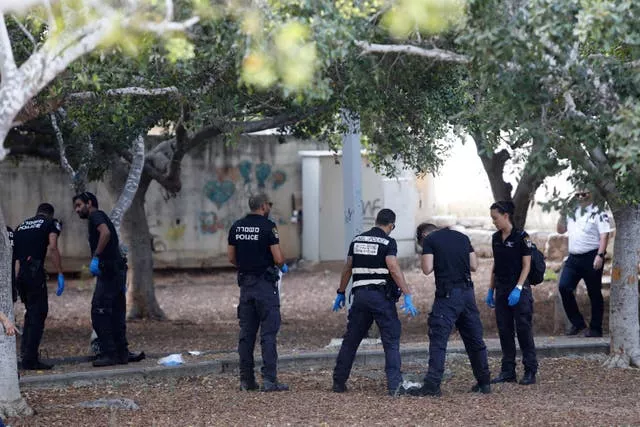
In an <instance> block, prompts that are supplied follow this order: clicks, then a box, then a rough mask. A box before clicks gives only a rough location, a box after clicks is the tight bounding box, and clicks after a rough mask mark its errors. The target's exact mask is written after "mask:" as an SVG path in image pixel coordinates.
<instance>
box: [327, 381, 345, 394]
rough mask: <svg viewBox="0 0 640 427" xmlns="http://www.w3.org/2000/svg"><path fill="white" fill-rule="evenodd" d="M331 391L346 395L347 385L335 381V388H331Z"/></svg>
mask: <svg viewBox="0 0 640 427" xmlns="http://www.w3.org/2000/svg"><path fill="white" fill-rule="evenodd" d="M331 390H332V391H333V392H334V393H346V391H347V385H346V384H345V383H339V382H337V381H334V382H333V387H331Z"/></svg>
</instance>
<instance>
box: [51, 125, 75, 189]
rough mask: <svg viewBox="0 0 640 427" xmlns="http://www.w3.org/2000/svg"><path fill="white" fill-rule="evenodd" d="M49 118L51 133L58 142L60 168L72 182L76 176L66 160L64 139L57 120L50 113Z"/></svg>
mask: <svg viewBox="0 0 640 427" xmlns="http://www.w3.org/2000/svg"><path fill="white" fill-rule="evenodd" d="M49 117H50V118H51V126H53V131H54V132H55V134H56V140H57V141H58V152H59V153H60V165H61V166H62V169H64V170H65V171H66V172H67V173H68V174H69V175H70V176H71V180H72V181H73V179H74V177H75V176H76V171H75V170H74V169H73V167H72V166H71V164H70V163H69V160H68V159H67V153H66V149H65V144H64V138H63V137H62V131H61V130H60V127H59V126H58V120H57V119H56V114H55V113H51V114H49Z"/></svg>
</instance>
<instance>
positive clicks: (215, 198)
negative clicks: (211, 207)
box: [204, 179, 236, 209]
mask: <svg viewBox="0 0 640 427" xmlns="http://www.w3.org/2000/svg"><path fill="white" fill-rule="evenodd" d="M235 191H236V186H235V184H234V183H233V181H231V180H228V179H225V180H224V181H209V182H207V183H206V184H205V185H204V194H205V195H206V196H207V198H208V199H209V200H211V201H212V202H213V203H215V204H216V206H217V207H218V209H219V208H220V207H221V206H222V205H224V204H225V203H226V202H227V201H229V199H230V198H231V197H232V196H233V193H235Z"/></svg>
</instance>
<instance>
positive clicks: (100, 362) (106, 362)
mask: <svg viewBox="0 0 640 427" xmlns="http://www.w3.org/2000/svg"><path fill="white" fill-rule="evenodd" d="M116 364H118V361H117V360H116V359H114V358H113V357H109V356H105V355H101V356H100V357H98V358H97V359H96V360H94V361H93V363H92V365H93V367H94V368H101V367H103V366H113V365H116Z"/></svg>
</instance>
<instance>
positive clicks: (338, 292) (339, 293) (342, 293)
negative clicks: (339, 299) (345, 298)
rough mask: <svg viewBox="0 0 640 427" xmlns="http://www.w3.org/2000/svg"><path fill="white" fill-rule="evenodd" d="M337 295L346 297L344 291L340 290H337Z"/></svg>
mask: <svg viewBox="0 0 640 427" xmlns="http://www.w3.org/2000/svg"><path fill="white" fill-rule="evenodd" d="M336 293H337V294H338V295H344V291H342V292H340V288H338V289H336Z"/></svg>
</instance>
